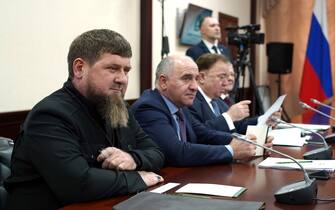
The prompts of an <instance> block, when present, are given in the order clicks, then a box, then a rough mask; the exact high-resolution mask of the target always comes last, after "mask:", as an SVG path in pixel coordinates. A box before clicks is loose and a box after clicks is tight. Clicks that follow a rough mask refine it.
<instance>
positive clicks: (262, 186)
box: [62, 145, 335, 210]
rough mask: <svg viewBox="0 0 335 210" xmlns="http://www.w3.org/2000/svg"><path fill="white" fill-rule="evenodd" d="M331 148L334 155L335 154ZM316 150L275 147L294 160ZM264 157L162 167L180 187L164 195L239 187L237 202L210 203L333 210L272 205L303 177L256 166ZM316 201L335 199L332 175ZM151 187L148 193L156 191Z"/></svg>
mask: <svg viewBox="0 0 335 210" xmlns="http://www.w3.org/2000/svg"><path fill="white" fill-rule="evenodd" d="M334 146H335V145H333V153H334ZM315 147H316V146H315V145H314V146H312V145H305V146H303V147H301V148H300V147H282V146H275V147H274V149H277V150H279V151H281V152H284V153H286V154H289V155H291V156H293V157H295V158H302V154H303V153H304V152H306V151H309V150H311V149H313V148H315ZM271 156H273V157H280V156H279V155H276V154H273V153H272V154H271ZM262 160H264V157H258V158H255V159H253V160H251V161H248V162H243V163H232V164H220V165H210V166H199V167H165V168H163V169H162V170H161V171H160V175H162V176H163V177H164V180H165V182H164V183H162V184H160V185H158V186H161V185H163V184H166V183H169V182H177V183H181V184H180V185H179V186H177V187H175V188H173V189H171V190H169V191H168V192H167V193H173V192H175V191H176V190H177V189H178V188H180V187H182V186H184V185H185V184H188V183H211V184H224V185H233V186H241V187H245V188H247V190H246V191H245V192H243V193H242V194H241V195H240V196H239V197H237V198H228V197H215V196H211V197H212V198H213V199H226V200H241V201H262V202H265V209H270V210H277V209H285V210H291V209H301V210H302V209H303V210H312V209H313V210H326V209H329V210H334V209H335V202H321V201H318V202H316V203H314V204H309V205H288V204H281V203H278V202H276V201H275V198H274V193H275V192H276V191H277V190H278V189H280V188H281V187H282V186H284V185H287V184H290V183H293V182H297V181H301V180H303V173H302V172H301V171H299V170H278V169H262V168H258V167H257V165H258V163H260V162H261V161H262ZM317 185H318V194H317V197H318V198H332V197H335V177H334V174H331V178H330V179H328V180H317ZM158 186H154V187H151V188H149V189H148V191H150V190H152V189H155V188H157V187H158ZM129 197H130V196H118V197H115V198H110V199H105V200H99V201H94V202H87V203H80V204H73V205H69V206H66V207H63V208H62V210H79V209H80V210H85V209H87V210H88V209H90V210H91V209H94V210H107V209H109V210H111V209H112V207H113V206H114V205H115V204H117V203H119V202H121V201H123V200H126V199H127V198H129Z"/></svg>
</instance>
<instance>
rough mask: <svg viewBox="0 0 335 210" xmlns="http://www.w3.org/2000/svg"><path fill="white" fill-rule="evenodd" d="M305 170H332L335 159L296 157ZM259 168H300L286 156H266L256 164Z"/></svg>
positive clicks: (334, 167)
mask: <svg viewBox="0 0 335 210" xmlns="http://www.w3.org/2000/svg"><path fill="white" fill-rule="evenodd" d="M296 160H297V161H298V162H299V163H300V164H301V165H302V166H303V167H304V168H305V170H307V171H320V170H326V171H329V172H334V170H335V160H304V159H296ZM258 167H259V168H276V169H298V170H301V168H300V167H299V166H298V164H296V163H294V162H293V161H292V160H290V159H288V158H275V157H268V158H266V159H265V160H263V161H262V162H261V163H259V164H258Z"/></svg>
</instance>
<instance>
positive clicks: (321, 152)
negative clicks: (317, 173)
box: [271, 116, 333, 160]
mask: <svg viewBox="0 0 335 210" xmlns="http://www.w3.org/2000/svg"><path fill="white" fill-rule="evenodd" d="M271 120H273V121H275V122H277V123H283V124H285V125H288V126H290V127H292V128H298V129H300V130H304V131H308V132H311V133H314V134H315V135H317V136H318V137H320V139H321V140H322V142H323V147H321V148H317V149H314V150H311V151H308V152H305V154H304V155H303V156H304V159H308V160H331V159H332V157H333V148H332V147H331V146H329V145H328V144H327V142H326V140H325V138H324V137H323V136H322V135H321V134H319V133H318V132H315V131H313V130H311V129H306V128H303V127H300V126H297V125H293V124H291V123H287V122H285V121H283V120H281V119H279V118H277V117H274V116H272V117H271Z"/></svg>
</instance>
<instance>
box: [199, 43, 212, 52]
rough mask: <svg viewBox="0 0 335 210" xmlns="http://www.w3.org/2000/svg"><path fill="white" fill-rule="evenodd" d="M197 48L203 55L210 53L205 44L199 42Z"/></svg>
mask: <svg viewBox="0 0 335 210" xmlns="http://www.w3.org/2000/svg"><path fill="white" fill-rule="evenodd" d="M199 47H200V48H201V49H202V50H203V52H204V54H205V53H211V52H210V51H209V49H208V48H207V46H206V45H205V43H204V42H203V41H202V40H201V42H200V44H199Z"/></svg>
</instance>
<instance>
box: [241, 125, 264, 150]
mask: <svg viewBox="0 0 335 210" xmlns="http://www.w3.org/2000/svg"><path fill="white" fill-rule="evenodd" d="M268 128H269V126H267V125H248V127H247V132H246V135H248V134H254V135H255V136H256V137H257V143H258V144H260V145H264V143H265V141H266V137H267V134H268ZM263 154H264V149H263V148H262V147H256V155H255V156H262V155H263Z"/></svg>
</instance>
